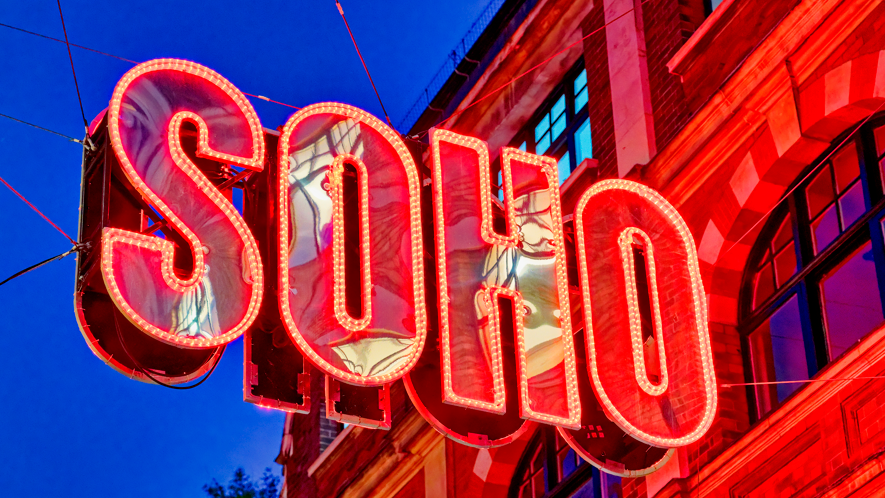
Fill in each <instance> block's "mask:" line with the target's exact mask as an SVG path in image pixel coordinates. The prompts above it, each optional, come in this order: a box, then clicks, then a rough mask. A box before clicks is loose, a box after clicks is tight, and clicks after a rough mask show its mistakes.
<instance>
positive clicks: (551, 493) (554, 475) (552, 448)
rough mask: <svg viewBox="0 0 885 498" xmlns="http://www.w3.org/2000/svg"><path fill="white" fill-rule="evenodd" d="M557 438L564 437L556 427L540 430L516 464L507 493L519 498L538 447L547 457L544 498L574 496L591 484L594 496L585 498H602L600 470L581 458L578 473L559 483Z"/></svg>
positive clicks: (545, 462)
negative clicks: (527, 467) (526, 473)
mask: <svg viewBox="0 0 885 498" xmlns="http://www.w3.org/2000/svg"><path fill="white" fill-rule="evenodd" d="M557 437H561V436H559V434H558V433H557V431H556V428H555V427H551V426H547V425H544V426H538V430H537V431H536V432H535V434H534V435H533V436H532V438H531V439H530V440H529V443H528V444H527V445H526V447H525V449H524V450H523V452H522V455H521V456H520V457H519V461H518V462H517V464H516V467H515V470H514V472H513V477H512V478H511V480H510V488H509V489H508V491H507V496H508V497H509V498H519V491H520V489H519V488H520V486H521V485H522V474H523V473H524V471H525V468H526V466H528V465H531V461H532V457H533V456H534V455H535V451H536V450H537V449H538V446H540V447H541V448H540V450H541V451H542V452H543V453H544V485H545V488H546V489H547V491H546V492H545V493H544V495H543V497H544V498H558V497H566V496H571V495H572V494H574V493H575V491H578V490H579V489H581V488H582V487H583V486H584V485H586V484H587V483H588V482H590V483H591V484H590V489H589V491H590V492H591V494H590V495H581V496H593V497H594V498H601V497H602V487H601V486H602V477H601V474H600V471H599V469H597V468H596V467H594V466H593V465H591V464H590V463H589V462H587V461H585V460H584V459H583V458H581V456H580V455H576V456H577V458H578V461H579V465H578V467H577V468H576V469H575V470H574V472H572V473H571V474H569V475H568V476H566V477H565V479H562V480H559V472H558V462H557V459H556V457H557V454H556V453H557V451H556V438H557Z"/></svg>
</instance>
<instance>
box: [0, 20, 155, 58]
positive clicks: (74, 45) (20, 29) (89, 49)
mask: <svg viewBox="0 0 885 498" xmlns="http://www.w3.org/2000/svg"><path fill="white" fill-rule="evenodd" d="M0 26H2V27H4V28H9V29H14V30H16V31H21V32H22V33H27V34H29V35H34V36H39V37H40V38H46V39H47V40H52V41H55V42H59V43H67V42H65V41H64V40H61V39H58V38H53V37H51V36H47V35H44V34H40V33H36V32H34V31H28V30H26V29H22V28H17V27H15V26H12V25H9V24H4V23H2V22H0ZM68 44H69V45H70V46H72V47H76V48H79V49H82V50H88V51H90V52H95V53H97V54H101V55H106V56H108V57H113V58H114V59H120V60H121V61H125V62H129V63H132V64H138V62H137V61H134V60H132V59H127V58H125V57H120V56H118V55H114V54H109V53H107V52H102V51H101V50H95V49H94V48H89V47H84V46H83V45H77V44H76V43H68Z"/></svg>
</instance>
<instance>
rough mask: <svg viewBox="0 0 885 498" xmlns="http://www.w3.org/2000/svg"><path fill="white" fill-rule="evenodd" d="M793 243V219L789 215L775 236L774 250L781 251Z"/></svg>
mask: <svg viewBox="0 0 885 498" xmlns="http://www.w3.org/2000/svg"><path fill="white" fill-rule="evenodd" d="M792 241H793V217H792V216H790V215H789V213H788V214H787V216H786V218H784V221H782V222H781V226H780V227H779V228H778V229H777V234H775V236H774V250H775V251H777V250H780V248H782V247H784V246H785V245H787V244H788V243H790V242H792Z"/></svg>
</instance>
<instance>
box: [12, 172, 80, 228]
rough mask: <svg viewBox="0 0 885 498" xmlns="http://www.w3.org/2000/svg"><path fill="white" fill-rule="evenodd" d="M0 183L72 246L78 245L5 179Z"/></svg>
mask: <svg viewBox="0 0 885 498" xmlns="http://www.w3.org/2000/svg"><path fill="white" fill-rule="evenodd" d="M0 182H3V185H6V188H8V189H9V190H12V193H14V194H15V195H17V196H18V198H19V199H21V200H22V201H24V203H25V204H27V205H28V206H30V207H31V209H33V210H34V211H36V212H37V214H39V215H40V216H42V217H43V219H44V220H46V222H47V223H49V224H50V225H52V226H53V227H55V229H56V230H58V231H59V233H61V234H62V235H64V236H65V238H67V239H68V240H69V241H71V244H74V245H77V242H76V241H75V240H74V239H73V238H72V237H71V236H70V235H68V234H67V233H65V231H64V230H62V229H61V228H59V226H58V225H56V224H55V223H53V222H52V220H50V219H49V217H48V216H46V215H45V214H43V212H42V211H40V210H39V209H37V206H35V205H33V204H31V201H29V200H27V199H25V196H23V195H21V194H20V193H19V192H18V190H16V189H14V188H12V185H10V184H9V183H7V182H6V180H4V179H3V177H0Z"/></svg>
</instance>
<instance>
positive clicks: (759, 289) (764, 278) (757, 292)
mask: <svg viewBox="0 0 885 498" xmlns="http://www.w3.org/2000/svg"><path fill="white" fill-rule="evenodd" d="M774 289H775V286H774V274H773V273H772V270H771V263H766V264H765V266H763V267H762V269H761V270H759V273H757V274H756V282H755V285H754V286H753V308H755V307H756V306H759V305H760V304H762V302H763V301H765V300H766V299H768V297H769V296H771V295H772V294H774Z"/></svg>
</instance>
